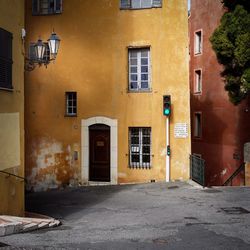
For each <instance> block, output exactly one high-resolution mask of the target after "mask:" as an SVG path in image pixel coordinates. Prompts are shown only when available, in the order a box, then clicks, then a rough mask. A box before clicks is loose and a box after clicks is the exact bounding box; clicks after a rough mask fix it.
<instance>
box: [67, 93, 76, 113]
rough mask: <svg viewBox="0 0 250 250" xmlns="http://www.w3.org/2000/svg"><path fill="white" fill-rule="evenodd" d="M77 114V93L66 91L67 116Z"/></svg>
mask: <svg viewBox="0 0 250 250" xmlns="http://www.w3.org/2000/svg"><path fill="white" fill-rule="evenodd" d="M76 115H77V93H76V92H66V116H76Z"/></svg>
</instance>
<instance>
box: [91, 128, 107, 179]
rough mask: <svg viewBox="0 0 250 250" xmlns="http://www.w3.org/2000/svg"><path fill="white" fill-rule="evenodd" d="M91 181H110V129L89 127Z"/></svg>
mask: <svg viewBox="0 0 250 250" xmlns="http://www.w3.org/2000/svg"><path fill="white" fill-rule="evenodd" d="M89 145H90V150H89V180H90V181H110V127H109V126H106V125H103V124H95V125H92V126H90V127H89Z"/></svg>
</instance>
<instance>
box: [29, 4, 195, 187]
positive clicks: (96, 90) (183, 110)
mask: <svg viewBox="0 0 250 250" xmlns="http://www.w3.org/2000/svg"><path fill="white" fill-rule="evenodd" d="M26 29H27V41H30V42H34V41H36V39H37V37H39V36H40V37H41V38H43V39H45V38H47V37H48V36H49V34H50V32H51V31H52V30H53V29H54V30H55V32H56V33H57V34H58V35H59V36H60V38H61V44H60V48H59V53H58V56H57V59H56V61H55V63H50V64H49V65H48V67H47V68H45V67H43V66H42V67H38V68H36V69H35V70H34V71H32V72H28V73H26V81H25V86H26V88H25V90H26V106H25V111H26V112H25V118H26V134H25V135H26V177H27V180H28V185H27V188H28V189H29V190H34V191H39V190H47V189H49V188H57V187H60V186H65V185H78V184H91V183H103V182H105V183H110V184H117V183H139V182H150V181H166V180H167V181H168V180H177V179H181V180H186V179H188V178H189V154H190V118H189V114H190V105H189V83H188V60H189V58H188V19H187V3H186V0H178V1H176V0H163V1H161V0H152V1H151V0H132V1H128V0H121V1H120V0H98V1H93V0H83V1H82V0H70V1H61V0H59V1H58V0H55V1H54V2H53V1H52V2H51V1H50V4H48V2H47V1H41V0H40V1H37V0H35V1H31V0H28V1H27V5H26ZM26 49H27V50H28V49H29V48H28V44H27V48H26ZM164 95H170V96H171V103H172V105H171V117H170V123H169V127H168V126H167V124H168V123H167V117H166V116H164V115H163V96H164ZM167 128H169V137H168V133H167ZM167 137H168V138H167ZM168 141H169V143H168ZM167 144H169V145H170V148H171V156H170V163H169V164H168V156H167Z"/></svg>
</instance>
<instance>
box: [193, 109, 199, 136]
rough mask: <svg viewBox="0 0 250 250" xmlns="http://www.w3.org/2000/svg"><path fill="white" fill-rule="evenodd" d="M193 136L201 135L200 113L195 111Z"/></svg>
mask: <svg viewBox="0 0 250 250" xmlns="http://www.w3.org/2000/svg"><path fill="white" fill-rule="evenodd" d="M194 137H196V138H200V137H201V113H200V112H197V113H195V114H194Z"/></svg>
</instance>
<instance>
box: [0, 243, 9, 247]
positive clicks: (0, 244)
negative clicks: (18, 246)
mask: <svg viewBox="0 0 250 250" xmlns="http://www.w3.org/2000/svg"><path fill="white" fill-rule="evenodd" d="M7 246H9V245H7V244H5V243H2V242H0V247H7Z"/></svg>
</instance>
